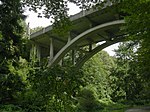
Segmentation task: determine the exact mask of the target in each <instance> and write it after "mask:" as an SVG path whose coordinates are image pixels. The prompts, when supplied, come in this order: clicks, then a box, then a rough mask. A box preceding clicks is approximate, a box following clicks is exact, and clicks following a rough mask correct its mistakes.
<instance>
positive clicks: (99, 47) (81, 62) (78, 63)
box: [75, 36, 125, 69]
mask: <svg viewBox="0 0 150 112" xmlns="http://www.w3.org/2000/svg"><path fill="white" fill-rule="evenodd" d="M124 39H125V37H124V36H122V37H120V38H115V39H114V40H113V41H108V42H105V43H103V44H102V45H99V46H97V47H96V48H94V49H93V50H92V51H91V52H89V53H88V54H87V55H85V56H83V57H82V58H81V59H80V61H78V62H77V63H76V64H75V67H76V68H77V69H79V68H81V67H82V66H83V64H84V63H85V62H86V61H87V60H89V59H90V58H91V57H92V56H94V55H95V54H97V53H98V52H99V51H101V50H102V49H104V48H106V47H108V46H110V45H113V44H115V43H118V42H122V41H123V40H124Z"/></svg>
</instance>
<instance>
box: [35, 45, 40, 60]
mask: <svg viewBox="0 0 150 112" xmlns="http://www.w3.org/2000/svg"><path fill="white" fill-rule="evenodd" d="M35 47H36V56H37V61H38V62H40V60H41V48H40V46H39V45H37V44H36V45H35Z"/></svg>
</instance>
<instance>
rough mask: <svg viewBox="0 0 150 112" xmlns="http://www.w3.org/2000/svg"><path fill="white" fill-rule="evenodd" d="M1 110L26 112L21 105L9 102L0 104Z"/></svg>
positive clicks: (5, 111)
mask: <svg viewBox="0 0 150 112" xmlns="http://www.w3.org/2000/svg"><path fill="white" fill-rule="evenodd" d="M0 111H1V112H25V111H23V110H22V109H21V108H20V107H18V106H15V105H12V104H9V105H0Z"/></svg>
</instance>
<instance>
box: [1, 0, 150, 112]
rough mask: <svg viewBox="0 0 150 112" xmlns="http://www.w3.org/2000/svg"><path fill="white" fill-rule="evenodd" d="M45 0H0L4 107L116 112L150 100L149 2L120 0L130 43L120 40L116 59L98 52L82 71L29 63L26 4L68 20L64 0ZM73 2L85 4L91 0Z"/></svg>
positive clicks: (29, 111)
mask: <svg viewBox="0 0 150 112" xmlns="http://www.w3.org/2000/svg"><path fill="white" fill-rule="evenodd" d="M44 1H45V0H43V2H42V1H40V2H38V1H37V0H35V1H34V0H33V2H30V0H26V1H24V0H23V1H22V2H21V1H20V0H15V1H13V0H0V111H2V112H13V111H14V112H107V111H108V112H109V111H111V112H113V111H115V112H117V111H118V110H116V109H118V108H117V107H119V108H120V109H122V110H120V112H121V111H123V109H124V108H125V107H128V106H133V105H146V104H148V103H149V102H150V91H149V90H150V82H149V80H150V58H149V57H150V38H149V35H150V10H149V8H150V1H149V0H132V1H131V0H122V1H120V2H123V3H122V5H121V6H120V11H124V12H125V13H127V14H128V16H127V17H126V18H125V20H126V27H125V28H124V30H125V31H126V32H128V36H129V38H128V39H129V40H130V41H127V42H123V43H121V44H120V46H119V49H118V50H116V56H114V57H111V56H109V55H108V54H107V53H106V52H104V51H101V52H99V53H98V54H96V55H95V56H94V57H92V58H91V59H90V60H89V61H87V62H86V63H85V64H84V66H83V67H82V68H81V69H80V70H76V69H75V68H74V67H73V66H65V67H61V66H55V67H53V68H45V67H44V66H42V67H41V68H39V67H36V63H35V64H33V63H31V60H30V59H29V57H28V56H29V54H28V48H26V44H27V40H25V32H24V28H23V24H22V21H23V20H24V19H25V16H24V15H23V7H24V6H26V5H30V6H32V7H31V8H32V9H33V10H36V9H37V8H38V7H39V6H46V9H47V10H45V12H44V14H45V16H46V17H53V18H54V19H55V20H56V23H57V22H58V20H60V19H61V20H63V21H62V22H63V23H64V24H65V22H64V20H65V21H66V20H67V19H66V18H67V13H66V11H67V8H66V7H67V5H66V3H65V2H64V1H63V0H60V1H59V2H58V1H53V0H49V2H47V3H46V2H44ZM113 1H114V2H115V0H113ZM70 2H73V3H75V4H77V5H79V6H81V7H82V8H88V7H90V6H91V5H90V3H92V1H89V2H88V3H87V2H82V0H78V1H76V0H75V1H74V0H70ZM86 6H88V7H86ZM96 6H99V3H98V4H96ZM100 6H101V5H100ZM55 12H58V13H55ZM60 15H61V17H60ZM67 21H68V20H67ZM57 25H58V26H59V24H57ZM61 25H62V24H61ZM63 27H64V26H63ZM25 51H26V52H27V54H28V55H26V54H25V53H24V52H25ZM66 62H67V61H66ZM66 65H69V63H68V64H66Z"/></svg>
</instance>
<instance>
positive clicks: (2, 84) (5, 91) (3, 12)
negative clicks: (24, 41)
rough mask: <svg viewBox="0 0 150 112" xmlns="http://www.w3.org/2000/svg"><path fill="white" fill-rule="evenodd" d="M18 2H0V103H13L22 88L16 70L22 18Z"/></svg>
mask: <svg viewBox="0 0 150 112" xmlns="http://www.w3.org/2000/svg"><path fill="white" fill-rule="evenodd" d="M22 13H23V10H22V7H21V3H20V0H16V1H6V0H0V26H1V27H0V102H1V103H7V102H15V96H14V95H15V94H17V93H19V92H20V91H22V90H23V88H24V83H23V82H22V80H21V76H20V75H19V74H18V72H17V69H18V66H19V56H20V55H21V54H20V48H21V36H22V34H23V29H22V26H21V25H20V22H21V20H22V19H23V18H24V16H23V14H22Z"/></svg>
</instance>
